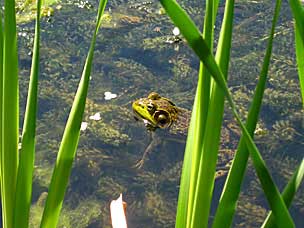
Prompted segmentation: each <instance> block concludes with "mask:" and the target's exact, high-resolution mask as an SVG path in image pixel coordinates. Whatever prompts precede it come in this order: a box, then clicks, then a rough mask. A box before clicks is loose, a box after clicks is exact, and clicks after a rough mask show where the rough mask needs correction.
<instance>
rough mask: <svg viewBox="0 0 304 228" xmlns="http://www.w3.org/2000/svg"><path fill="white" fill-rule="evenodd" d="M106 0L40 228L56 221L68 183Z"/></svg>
mask: <svg viewBox="0 0 304 228" xmlns="http://www.w3.org/2000/svg"><path fill="white" fill-rule="evenodd" d="M106 3H107V0H101V1H100V3H99V8H98V15H97V22H96V28H95V31H94V34H93V38H92V41H91V45H90V49H89V53H88V55H87V58H86V62H85V65H84V69H83V73H82V76H81V80H80V83H79V86H78V89H77V92H76V95H75V98H74V102H73V105H72V109H71V112H70V115H69V118H68V120H67V124H66V128H65V130H64V134H63V138H62V141H61V144H60V148H59V152H58V156H57V161H56V165H55V168H54V171H53V175H52V179H51V184H50V187H49V192H48V196H47V200H46V205H45V208H44V212H43V216H42V221H41V225H40V227H42V228H53V227H56V225H57V223H58V217H59V213H60V210H61V207H62V202H63V198H64V193H65V190H66V187H67V184H68V179H69V175H70V172H71V167H72V163H73V160H74V157H75V153H76V149H77V145H78V140H79V134H80V125H81V121H82V116H83V112H84V108H85V102H86V96H87V91H88V86H89V80H90V73H91V66H92V61H93V54H94V47H95V43H96V36H97V33H98V30H99V27H100V24H101V16H102V14H103V12H104V9H105V6H106Z"/></svg>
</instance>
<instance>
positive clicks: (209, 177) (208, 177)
mask: <svg viewBox="0 0 304 228" xmlns="http://www.w3.org/2000/svg"><path fill="white" fill-rule="evenodd" d="M233 7H234V1H226V7H225V14H224V19H223V24H222V28H221V32H220V38H219V42H218V48H217V54H216V61H217V62H218V64H219V65H220V67H221V69H222V72H224V75H225V78H226V77H227V72H228V65H229V56H230V47H231V36H232V21H233ZM223 113H224V94H223V92H222V90H221V89H220V88H219V87H218V86H217V84H216V83H212V91H211V96H210V104H209V110H208V116H207V121H206V129H205V134H204V139H203V148H202V155H201V158H200V167H199V173H198V180H197V186H196V195H195V201H194V208H193V214H192V215H193V216H192V223H191V225H192V226H191V227H198V226H203V227H207V226H208V219H209V210H210V205H211V200H212V192H213V186H214V177H215V167H216V161H217V157H218V148H219V141H220V132H221V125H222V119H223Z"/></svg>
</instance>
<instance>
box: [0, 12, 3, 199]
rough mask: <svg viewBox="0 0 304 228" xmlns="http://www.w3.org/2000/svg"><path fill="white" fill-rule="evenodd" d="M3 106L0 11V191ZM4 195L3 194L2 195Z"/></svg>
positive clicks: (0, 188)
mask: <svg viewBox="0 0 304 228" xmlns="http://www.w3.org/2000/svg"><path fill="white" fill-rule="evenodd" d="M2 106H3V25H2V11H0V191H1V190H2V187H1V183H2V181H1V179H2V178H1V174H2V168H1V167H2V164H1V158H2V147H3V142H2V129H3V128H2ZM1 194H2V193H1Z"/></svg>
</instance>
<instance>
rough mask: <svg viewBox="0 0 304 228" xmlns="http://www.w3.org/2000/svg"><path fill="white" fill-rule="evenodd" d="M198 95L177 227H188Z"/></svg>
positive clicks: (183, 173) (186, 151)
mask: <svg viewBox="0 0 304 228" xmlns="http://www.w3.org/2000/svg"><path fill="white" fill-rule="evenodd" d="M196 103H197V96H195V100H194V105H193V109H192V115H191V120H190V126H189V130H188V136H187V144H186V149H185V155H184V162H183V168H182V174H181V182H180V189H179V194H178V205H177V214H176V223H175V227H176V228H184V227H187V218H188V207H187V205H188V204H189V195H190V192H189V189H190V187H189V186H190V178H191V166H192V151H193V146H194V143H195V141H194V128H195V126H196V120H197V117H196V115H197V111H196V110H197V106H198V105H197V104H196Z"/></svg>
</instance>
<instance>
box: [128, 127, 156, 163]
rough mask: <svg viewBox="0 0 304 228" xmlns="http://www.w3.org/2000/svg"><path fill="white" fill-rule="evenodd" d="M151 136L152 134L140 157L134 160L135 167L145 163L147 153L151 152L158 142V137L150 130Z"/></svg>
mask: <svg viewBox="0 0 304 228" xmlns="http://www.w3.org/2000/svg"><path fill="white" fill-rule="evenodd" d="M151 136H152V140H151V142H150V144H149V145H148V146H147V148H146V149H145V151H144V153H143V155H142V157H141V159H140V160H139V161H137V162H136V164H135V165H134V167H135V168H138V169H140V168H142V167H143V165H144V163H145V159H146V157H147V155H148V154H149V153H150V152H152V151H153V150H154V149H155V148H156V147H157V146H158V145H159V144H160V143H161V140H160V137H159V136H158V135H157V134H156V133H155V132H154V131H152V132H151Z"/></svg>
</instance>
